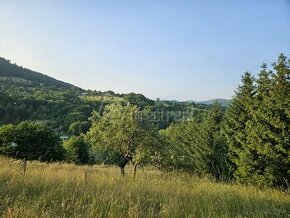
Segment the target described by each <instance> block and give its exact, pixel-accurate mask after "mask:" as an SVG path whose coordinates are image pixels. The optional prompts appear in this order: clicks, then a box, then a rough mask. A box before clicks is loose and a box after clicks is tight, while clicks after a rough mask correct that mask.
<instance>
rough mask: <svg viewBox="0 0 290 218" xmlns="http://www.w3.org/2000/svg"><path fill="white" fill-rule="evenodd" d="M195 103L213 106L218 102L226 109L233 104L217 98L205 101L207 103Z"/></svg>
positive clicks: (227, 100) (228, 100)
mask: <svg viewBox="0 0 290 218" xmlns="http://www.w3.org/2000/svg"><path fill="white" fill-rule="evenodd" d="M194 102H195V103H198V104H206V105H211V104H214V103H216V102H217V103H219V104H221V105H222V106H224V107H228V106H229V105H230V103H231V100H230V99H224V98H216V99H210V100H205V101H194Z"/></svg>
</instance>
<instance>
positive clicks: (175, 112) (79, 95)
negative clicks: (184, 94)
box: [0, 58, 210, 134]
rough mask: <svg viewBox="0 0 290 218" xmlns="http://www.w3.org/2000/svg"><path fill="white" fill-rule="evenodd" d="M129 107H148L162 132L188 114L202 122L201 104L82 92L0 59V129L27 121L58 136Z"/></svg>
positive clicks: (203, 111) (110, 93)
mask: <svg viewBox="0 0 290 218" xmlns="http://www.w3.org/2000/svg"><path fill="white" fill-rule="evenodd" d="M128 102H129V103H131V104H134V105H137V106H138V107H139V108H140V109H144V108H145V107H150V108H151V109H152V111H153V112H154V119H156V125H157V126H158V127H159V128H160V129H162V128H166V127H168V126H169V125H170V124H171V123H172V122H176V121H178V120H179V119H182V118H183V116H187V114H190V115H191V116H194V117H195V118H196V119H202V117H203V116H204V114H205V113H206V112H207V109H208V108H209V107H210V106H208V105H205V104H196V103H194V102H178V101H165V100H164V101H162V100H158V101H154V100H151V99H149V98H146V97H145V96H144V95H142V94H136V93H128V94H118V93H114V92H113V91H110V90H109V91H106V92H101V91H96V90H84V89H81V88H79V87H76V86H74V85H71V84H68V83H65V82H62V81H59V80H56V79H54V78H51V77H49V76H46V75H44V74H41V73H38V72H35V71H32V70H29V69H26V68H23V67H20V66H17V65H16V64H12V63H11V62H10V61H9V60H6V59H4V58H0V125H1V124H7V123H19V122H22V121H26V120H30V121H34V122H41V123H45V124H47V125H48V126H50V127H51V128H53V129H55V130H57V131H58V132H59V133H60V134H64V133H65V134H69V133H70V132H71V129H72V128H73V129H74V131H75V130H76V129H83V127H84V126H85V127H87V126H89V124H88V123H89V122H88V118H89V117H90V116H91V114H92V111H93V110H96V111H98V112H100V113H102V111H103V108H104V106H105V105H107V104H111V103H121V104H127V103H128Z"/></svg>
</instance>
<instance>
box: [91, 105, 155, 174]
mask: <svg viewBox="0 0 290 218" xmlns="http://www.w3.org/2000/svg"><path fill="white" fill-rule="evenodd" d="M147 114H148V110H147V109H145V110H142V111H141V110H139V109H138V108H137V106H134V105H131V104H128V105H126V106H123V105H121V104H111V105H108V106H106V107H105V111H104V114H103V116H100V115H99V114H98V113H94V115H93V117H92V118H91V120H92V127H91V129H90V131H89V132H88V134H87V137H88V140H89V141H90V142H91V143H92V145H93V146H94V148H95V149H96V153H97V157H100V155H99V156H98V153H101V154H102V155H101V157H103V156H104V154H105V156H106V160H105V161H109V163H114V164H116V165H118V166H119V167H120V168H121V170H122V173H123V170H124V168H125V166H126V165H127V164H128V163H129V162H130V161H134V162H142V161H143V160H144V159H145V157H147V152H145V151H146V150H147V151H148V148H149V147H150V148H151V149H150V151H151V152H152V151H153V149H152V148H154V147H155V145H156V143H155V141H156V138H155V137H154V136H156V135H157V134H154V129H153V126H152V124H151V122H150V120H149V119H147ZM156 132H157V130H156V131H155V133H156ZM141 154H146V155H141Z"/></svg>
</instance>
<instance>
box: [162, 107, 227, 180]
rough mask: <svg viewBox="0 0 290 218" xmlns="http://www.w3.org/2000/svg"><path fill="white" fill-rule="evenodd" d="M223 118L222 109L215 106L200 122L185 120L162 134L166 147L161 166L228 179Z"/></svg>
mask: <svg viewBox="0 0 290 218" xmlns="http://www.w3.org/2000/svg"><path fill="white" fill-rule="evenodd" d="M222 117H223V109H222V108H221V107H220V105H218V104H215V105H214V106H213V107H212V108H211V109H210V111H209V112H208V114H207V116H206V118H205V119H204V120H203V121H202V122H197V121H196V120H186V121H183V122H180V123H178V124H174V125H172V126H170V127H169V128H167V129H166V130H165V131H161V133H162V134H163V135H165V136H166V138H167V140H168V143H169V146H168V148H166V152H165V154H164V156H165V158H164V162H163V163H164V164H165V165H166V166H169V167H173V168H175V169H181V170H186V171H188V172H194V173H196V174H198V175H204V174H210V175H211V176H213V177H214V178H216V179H218V180H228V179H230V178H231V171H232V169H231V165H230V161H229V160H228V158H227V156H226V153H227V146H226V144H225V139H224V138H223V137H222V134H221V131H220V124H221V121H222ZM166 157H167V158H166Z"/></svg>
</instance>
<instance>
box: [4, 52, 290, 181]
mask: <svg viewBox="0 0 290 218" xmlns="http://www.w3.org/2000/svg"><path fill="white" fill-rule="evenodd" d="M289 93H290V60H289V59H287V57H286V56H284V55H283V54H281V55H280V56H279V58H278V60H277V61H276V62H275V63H273V64H272V66H271V67H267V65H266V64H263V65H262V66H261V70H260V72H259V73H258V74H257V76H253V75H251V74H250V73H248V72H247V73H245V74H244V75H243V77H242V81H241V84H240V85H239V87H238V88H237V90H236V92H235V95H234V97H233V99H232V102H231V104H230V106H229V107H228V108H224V107H222V106H221V105H219V104H214V105H213V106H211V107H210V108H207V110H205V111H203V112H202V113H199V114H198V115H196V114H195V115H194V114H193V116H191V117H182V118H181V119H179V120H178V121H175V122H171V123H169V124H168V125H167V126H166V125H165V127H164V128H160V123H158V122H156V117H155V118H154V116H152V111H154V110H155V111H156V104H155V103H152V102H150V103H152V105H148V104H143V105H138V103H140V104H141V103H142V101H140V100H138V96H136V95H132V96H130V95H128V96H127V98H128V99H130V98H131V102H130V101H129V100H127V101H122V102H119V103H113V104H106V105H105V106H104V108H103V109H102V110H94V111H93V113H92V116H91V117H90V118H89V120H87V121H86V123H84V122H81V123H75V124H74V126H72V127H71V132H72V133H73V134H72V135H73V136H71V137H70V138H69V139H68V140H66V141H63V142H62V141H61V140H60V139H59V136H58V135H57V134H55V133H54V132H53V131H52V130H51V129H50V128H48V127H46V126H45V125H44V124H39V123H35V122H34V123H31V122H22V123H20V124H15V125H12V124H9V125H3V126H2V127H0V153H1V154H3V155H7V156H11V157H16V158H26V159H31V160H35V159H38V160H41V161H67V162H74V163H76V164H109V165H117V166H118V167H119V168H120V172H121V174H125V168H126V166H128V165H129V164H132V165H133V166H134V167H133V169H134V175H135V173H136V170H137V168H138V167H142V166H144V165H153V166H155V167H158V168H159V169H161V170H166V171H171V170H179V171H184V172H187V173H191V174H195V175H198V176H208V177H211V178H213V179H215V180H216V181H233V180H234V181H237V182H239V183H244V184H254V185H258V186H271V187H278V186H279V187H288V183H289V181H290V132H289V131H290V94H289ZM139 97H140V96H139ZM141 97H142V96H141ZM136 99H137V101H136ZM144 101H146V99H143V102H144ZM136 102H137V103H136ZM183 106H184V105H183ZM189 106H190V105H189ZM167 108H168V107H167ZM187 109H188V108H187ZM176 111H177V110H176ZM176 111H175V112H176Z"/></svg>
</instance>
